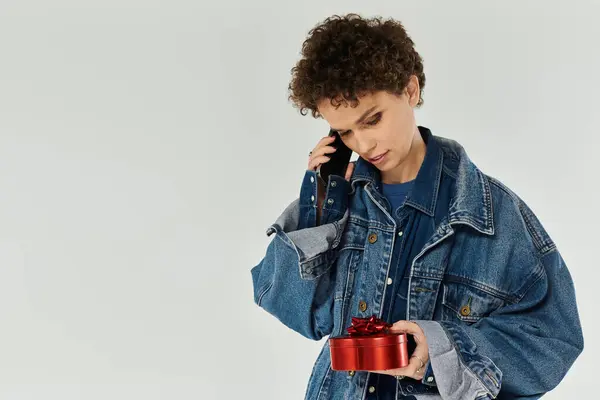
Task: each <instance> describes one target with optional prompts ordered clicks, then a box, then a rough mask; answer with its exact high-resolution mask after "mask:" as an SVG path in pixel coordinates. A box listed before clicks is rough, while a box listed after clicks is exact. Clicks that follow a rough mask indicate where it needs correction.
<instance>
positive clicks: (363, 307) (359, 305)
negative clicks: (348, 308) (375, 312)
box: [358, 300, 367, 312]
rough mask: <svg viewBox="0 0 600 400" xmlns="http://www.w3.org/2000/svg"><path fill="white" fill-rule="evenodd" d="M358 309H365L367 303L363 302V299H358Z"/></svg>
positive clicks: (363, 310)
mask: <svg viewBox="0 0 600 400" xmlns="http://www.w3.org/2000/svg"><path fill="white" fill-rule="evenodd" d="M358 309H359V310H360V311H362V312H365V311H366V310H367V303H365V302H364V301H363V300H361V301H359V302H358Z"/></svg>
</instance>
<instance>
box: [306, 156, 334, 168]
mask: <svg viewBox="0 0 600 400" xmlns="http://www.w3.org/2000/svg"><path fill="white" fill-rule="evenodd" d="M329 160H330V158H329V157H327V156H320V157H314V158H313V157H311V158H310V161H309V162H308V169H309V170H311V171H316V170H317V168H318V167H319V166H320V165H321V164H324V163H326V162H327V161H329Z"/></svg>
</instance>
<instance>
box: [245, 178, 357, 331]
mask: <svg viewBox="0 0 600 400" xmlns="http://www.w3.org/2000/svg"><path fill="white" fill-rule="evenodd" d="M339 178H340V177H337V176H332V177H331V178H330V181H329V182H328V188H327V192H326V197H325V201H324V206H323V209H324V211H323V215H322V217H321V223H320V224H319V225H318V226H317V224H316V207H317V206H316V204H317V201H316V198H317V179H318V178H317V176H316V172H314V171H306V174H305V177H304V180H303V183H302V188H301V191H300V198H298V199H296V200H294V201H293V202H292V203H291V204H290V205H289V206H288V207H287V208H286V209H285V210H284V211H283V213H282V214H281V215H280V216H279V218H277V220H276V221H275V222H274V223H273V224H272V225H271V226H270V227H269V228H268V229H267V235H268V236H271V235H274V238H273V240H272V241H271V242H270V243H269V245H268V247H267V250H266V254H265V256H264V257H263V259H262V260H261V261H260V262H259V263H258V265H256V266H255V267H254V268H252V270H251V274H252V283H253V288H254V302H255V303H256V304H257V305H258V306H260V307H262V308H263V309H264V310H266V311H267V312H268V313H270V314H272V315H273V316H275V317H276V318H277V319H278V320H279V321H281V322H282V323H283V324H284V325H286V326H287V327H289V328H291V329H293V330H294V331H296V332H298V333H300V334H302V335H303V336H305V337H307V338H310V339H313V340H320V339H321V338H322V337H324V336H326V335H328V334H330V333H331V332H332V330H333V318H332V317H333V315H332V314H333V297H334V296H333V291H334V289H335V268H334V267H333V266H334V264H335V260H336V258H337V250H338V245H339V243H340V240H341V237H342V233H343V231H344V228H345V226H346V222H347V220H348V216H349V209H348V207H347V201H348V200H347V197H348V188H349V186H348V185H349V184H348V182H347V181H345V180H344V179H343V178H342V179H339ZM332 182H336V183H334V184H333V185H332Z"/></svg>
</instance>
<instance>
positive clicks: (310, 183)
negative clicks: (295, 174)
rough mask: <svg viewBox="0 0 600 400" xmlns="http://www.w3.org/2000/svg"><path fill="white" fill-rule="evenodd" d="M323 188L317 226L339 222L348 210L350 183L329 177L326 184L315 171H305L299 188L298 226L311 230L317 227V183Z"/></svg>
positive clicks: (340, 178) (339, 177)
mask: <svg viewBox="0 0 600 400" xmlns="http://www.w3.org/2000/svg"><path fill="white" fill-rule="evenodd" d="M319 181H320V182H321V183H322V184H323V186H324V187H325V199H324V201H323V205H322V207H323V208H322V212H321V220H320V223H319V225H324V224H328V223H331V222H334V221H336V220H339V219H340V218H341V217H342V216H343V215H344V214H345V212H346V210H347V208H348V194H349V190H350V183H349V182H348V181H347V180H345V179H344V178H343V177H341V176H337V175H331V176H330V177H329V181H328V182H327V183H325V182H323V180H322V179H321V178H320V177H319V175H318V172H317V171H311V170H307V171H306V172H305V174H304V179H303V180H302V186H301V188H300V221H299V223H300V226H299V228H312V227H315V226H316V225H317V206H318V203H317V199H318V192H317V191H318V182H319Z"/></svg>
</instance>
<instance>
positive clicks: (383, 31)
mask: <svg viewBox="0 0 600 400" xmlns="http://www.w3.org/2000/svg"><path fill="white" fill-rule="evenodd" d="M301 56H302V58H301V59H300V60H299V61H298V63H297V64H296V66H295V67H294V68H292V70H291V72H292V80H291V82H290V84H289V87H288V89H289V92H290V95H289V100H291V101H292V103H293V105H294V106H295V107H296V108H298V109H299V110H300V113H301V114H302V115H306V114H307V112H308V111H312V116H313V117H314V118H319V117H321V115H320V113H319V111H318V109H317V103H318V102H320V101H321V100H323V99H330V102H331V104H332V105H333V106H334V107H336V108H337V107H339V106H340V104H341V103H345V102H350V103H351V104H353V105H356V104H358V97H359V96H361V95H362V94H365V93H373V92H376V91H380V90H383V91H387V92H388V93H392V94H398V95H400V94H402V92H403V91H404V89H405V88H406V86H407V84H408V81H409V78H410V77H411V75H416V76H417V78H418V80H419V86H420V91H421V93H420V94H421V96H420V100H419V103H418V104H417V106H421V105H422V103H423V100H422V99H423V97H422V92H423V88H424V86H425V74H424V73H423V59H422V58H421V56H420V55H419V54H418V53H417V52H416V51H415V48H414V43H413V41H412V39H411V38H410V37H409V36H408V34H407V32H406V30H405V29H404V27H403V26H402V24H401V23H400V22H398V21H396V20H394V19H393V18H388V19H386V20H384V19H382V17H374V18H370V19H365V18H363V17H361V16H359V15H358V14H354V13H351V14H347V15H345V16H339V15H333V16H331V17H328V18H327V19H325V20H324V21H323V22H322V23H320V24H318V25H317V26H315V27H314V28H313V29H311V30H310V31H309V36H308V38H307V39H306V40H305V41H304V43H303V45H302V51H301ZM340 96H341V99H340Z"/></svg>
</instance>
